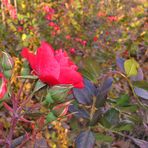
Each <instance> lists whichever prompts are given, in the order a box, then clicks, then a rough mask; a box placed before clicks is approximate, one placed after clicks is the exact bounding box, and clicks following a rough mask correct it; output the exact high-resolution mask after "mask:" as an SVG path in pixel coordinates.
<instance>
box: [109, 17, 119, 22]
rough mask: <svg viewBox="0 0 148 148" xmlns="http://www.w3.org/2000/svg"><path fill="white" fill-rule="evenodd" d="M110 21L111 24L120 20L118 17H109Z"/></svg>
mask: <svg viewBox="0 0 148 148" xmlns="http://www.w3.org/2000/svg"><path fill="white" fill-rule="evenodd" d="M107 19H108V21H110V22H116V21H118V18H117V17H116V16H108V18H107Z"/></svg>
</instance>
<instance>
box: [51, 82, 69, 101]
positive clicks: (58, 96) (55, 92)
mask: <svg viewBox="0 0 148 148" xmlns="http://www.w3.org/2000/svg"><path fill="white" fill-rule="evenodd" d="M71 88H72V85H55V86H53V87H52V88H51V89H50V90H49V93H50V95H51V97H52V98H53V100H55V101H63V100H64V99H65V98H66V97H67V95H68V92H69V91H70V90H71Z"/></svg>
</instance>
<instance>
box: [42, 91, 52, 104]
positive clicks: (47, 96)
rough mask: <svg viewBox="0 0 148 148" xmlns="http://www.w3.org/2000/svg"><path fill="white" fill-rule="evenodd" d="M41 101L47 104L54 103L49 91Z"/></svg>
mask: <svg viewBox="0 0 148 148" xmlns="http://www.w3.org/2000/svg"><path fill="white" fill-rule="evenodd" d="M43 103H44V104H48V105H49V104H52V103H54V100H53V99H52V97H51V94H50V92H49V93H47V95H46V98H45V100H44V102H43Z"/></svg>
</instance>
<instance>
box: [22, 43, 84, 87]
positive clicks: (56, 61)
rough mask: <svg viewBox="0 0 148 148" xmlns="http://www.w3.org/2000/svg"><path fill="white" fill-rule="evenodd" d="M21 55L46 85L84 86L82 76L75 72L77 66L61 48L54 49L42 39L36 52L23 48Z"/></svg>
mask: <svg viewBox="0 0 148 148" xmlns="http://www.w3.org/2000/svg"><path fill="white" fill-rule="evenodd" d="M21 55H22V56H23V57H24V58H26V59H27V60H28V61H29V63H30V66H31V68H32V69H33V72H34V73H35V74H36V75H37V76H38V77H39V79H40V80H41V81H43V82H45V83H47V84H48V85H56V84H72V85H73V86H74V87H77V88H82V87H83V86H84V84H83V78H82V76H81V74H80V73H79V72H77V70H78V67H77V66H76V65H75V64H74V63H73V62H72V61H71V60H70V59H69V57H68V55H67V53H66V51H62V49H59V50H57V51H54V49H53V48H52V46H51V45H49V44H48V43H46V42H44V41H43V42H42V43H41V46H40V47H39V48H38V49H37V52H36V54H33V53H31V52H29V50H28V49H27V48H24V49H23V50H22V52H21Z"/></svg>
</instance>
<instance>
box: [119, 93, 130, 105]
mask: <svg viewBox="0 0 148 148" xmlns="http://www.w3.org/2000/svg"><path fill="white" fill-rule="evenodd" d="M116 104H117V105H118V106H120V107H123V106H128V105H129V96H128V95H127V94H124V95H122V96H120V98H119V99H117V103H116Z"/></svg>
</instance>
